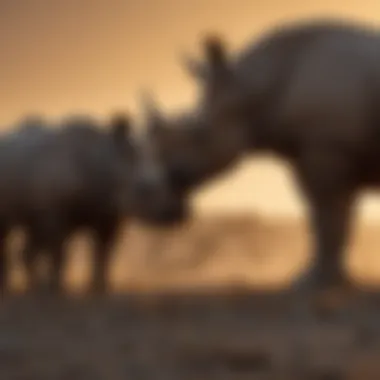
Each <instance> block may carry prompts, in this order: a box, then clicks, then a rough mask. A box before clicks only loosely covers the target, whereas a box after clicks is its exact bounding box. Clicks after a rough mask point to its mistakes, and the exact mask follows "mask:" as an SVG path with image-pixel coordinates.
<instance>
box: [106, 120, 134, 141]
mask: <svg viewBox="0 0 380 380" xmlns="http://www.w3.org/2000/svg"><path fill="white" fill-rule="evenodd" d="M111 129H112V132H111V133H112V135H113V137H114V139H115V140H116V141H123V140H127V139H129V138H130V135H131V132H132V123H131V118H130V116H129V115H127V114H124V113H117V114H115V115H113V116H112V118H111Z"/></svg>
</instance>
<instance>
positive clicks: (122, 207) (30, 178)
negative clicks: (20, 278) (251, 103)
mask: <svg viewBox="0 0 380 380" xmlns="http://www.w3.org/2000/svg"><path fill="white" fill-rule="evenodd" d="M51 124H52V123H50V124H49V125H48V123H47V122H44V121H43V120H41V119H38V118H35V117H34V118H28V119H27V120H25V121H24V122H23V123H21V125H20V126H19V128H16V129H15V130H14V131H12V132H11V133H9V134H7V135H5V136H3V137H2V139H0V242H1V247H0V288H1V290H4V289H5V285H6V284H5V283H6V258H5V247H4V244H5V237H6V236H7V234H8V232H9V230H10V228H12V227H14V226H16V225H19V226H21V227H23V228H24V229H25V232H26V236H27V240H26V245H25V249H24V253H23V254H24V260H25V263H26V266H27V272H28V278H29V282H30V285H31V286H33V285H34V284H35V268H34V264H35V260H36V257H37V253H38V252H40V251H41V250H42V249H43V250H46V252H47V253H49V258H50V259H51V260H52V262H51V264H52V271H51V276H50V287H51V289H52V290H54V291H58V290H60V285H61V274H62V268H63V260H64V256H65V254H64V252H65V244H66V242H67V241H68V238H69V237H70V235H71V234H72V233H74V232H75V231H76V230H78V229H79V228H83V227H85V228H87V229H90V231H91V232H92V233H93V236H94V240H95V241H94V243H95V247H94V255H95V273H94V283H93V285H94V290H95V291H104V290H105V286H106V272H107V266H108V263H109V259H110V251H111V249H112V245H113V243H114V241H115V238H116V234H117V232H118V228H119V226H120V225H121V222H122V221H123V219H124V218H125V217H128V216H129V217H131V216H135V217H139V218H141V219H142V220H143V221H145V222H147V223H155V224H171V223H175V222H180V221H182V220H183V219H184V218H185V215H186V209H185V207H184V206H185V205H184V203H182V202H181V200H180V198H179V197H175V196H174V194H171V193H170V191H169V188H168V187H167V186H166V178H165V176H164V174H165V173H164V171H163V170H162V168H161V167H160V164H159V162H158V161H157V159H156V157H155V156H154V149H153V147H152V146H151V145H150V144H149V141H147V140H146V139H142V138H137V137H135V136H134V135H133V134H132V133H131V132H132V131H131V126H130V121H129V118H128V117H127V116H126V115H121V114H120V115H115V117H113V118H112V119H111V120H110V122H108V123H104V124H108V125H101V124H102V123H100V122H97V121H95V120H94V119H92V118H90V117H83V116H78V117H77V116H75V117H70V118H67V119H65V120H63V121H61V122H60V123H57V124H58V125H54V126H53V125H51ZM101 127H103V128H101Z"/></svg>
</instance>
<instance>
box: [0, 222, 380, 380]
mask: <svg viewBox="0 0 380 380" xmlns="http://www.w3.org/2000/svg"><path fill="white" fill-rule="evenodd" d="M305 232H306V230H305V228H301V227H300V226H298V225H294V224H290V223H279V222H278V223H277V222H276V223H269V222H261V221H258V220H256V219H250V218H248V217H247V218H243V217H241V218H235V219H233V218H224V219H223V218H216V219H212V220H211V219H210V220H201V221H198V222H197V223H195V224H194V225H193V226H192V227H189V228H187V229H185V230H183V231H178V232H176V233H171V234H170V235H169V236H165V237H163V235H162V234H161V235H160V236H155V237H152V236H150V237H149V239H148V238H147V237H146V235H142V232H141V231H140V230H138V229H134V230H133V231H131V232H130V233H129V234H126V236H125V241H123V239H122V241H121V243H120V246H119V247H118V250H117V253H116V255H115V265H114V267H113V268H112V270H111V273H110V294H109V295H108V296H103V297H90V296H86V295H85V294H81V293H82V291H83V290H84V289H85V288H84V286H85V283H86V281H87V279H88V268H87V267H88V265H87V253H88V252H87V249H86V247H85V246H84V245H81V244H83V242H82V241H78V242H75V244H78V245H76V246H75V247H73V249H72V253H73V255H72V257H71V260H70V262H69V264H68V276H67V283H68V287H67V289H68V293H67V297H65V298H62V299H57V298H52V297H48V296H42V295H40V296H36V295H34V296H32V295H30V294H27V293H26V294H23V293H22V292H21V293H20V294H15V295H14V296H13V297H10V298H8V299H6V300H3V301H2V303H1V304H0V379H1V380H8V379H9V380H13V379H14V380H16V379H18V380H21V379H22V380H44V379H49V380H51V379H52V380H55V379H59V380H60V379H62V380H63V379H67V380H69V379H70V380H71V379H73V380H75V379H78V380H79V379H80V380H87V379H88V380H93V379H95V380H96V379H107V380H116V379H147V380H150V379H158V380H160V379H165V380H166V379H175V380H177V379H197V380H198V379H205V380H208V379H238V380H239V379H298V378H299V379H366V380H371V379H379V378H380V360H379V358H380V323H378V320H379V316H380V297H378V296H375V295H371V296H369V295H365V294H364V293H362V294H356V295H355V294H354V295H352V296H351V297H350V298H348V299H346V300H345V299H343V298H341V299H339V301H342V305H343V306H342V308H341V310H340V311H339V312H337V313H336V314H335V315H334V316H330V317H327V318H322V316H321V315H319V317H320V318H319V319H318V320H314V319H312V318H305V319H304V320H299V319H297V318H296V316H295V313H294V311H295V309H296V306H299V303H297V301H295V299H294V297H293V296H292V295H291V294H290V293H289V294H287V292H285V291H283V290H278V291H272V292H264V291H263V290H261V291H260V294H259V293H258V291H257V290H256V291H255V292H254V291H253V289H257V288H258V287H259V286H260V288H261V289H264V288H267V290H268V288H272V290H273V288H274V287H278V288H281V287H283V285H285V284H286V283H287V282H289V280H290V279H291V278H292V276H293V277H294V273H295V272H296V271H300V270H302V266H303V265H304V263H305V259H303V251H305V250H306V248H307V235H306V233H305ZM377 235H378V234H377V233H376V232H375V230H372V229H370V228H365V229H360V231H358V234H357V235H356V238H355V241H354V242H353V244H352V250H351V251H352V254H351V255H350V259H349V263H348V268H349V270H350V272H351V273H352V277H353V278H354V279H355V280H357V282H358V283H368V284H369V283H375V282H376V281H377V280H378V277H379V276H378V274H377V271H379V270H380V265H379V269H376V257H375V255H374V254H373V255H372V250H373V251H374V252H375V251H376V246H380V241H379V242H378V243H379V244H377V240H380V238H378V237H377ZM127 236H129V239H127ZM143 247H145V248H143ZM160 247H161V248H160ZM148 248H150V250H147V249H148ZM169 248H170V249H169ZM12 259H14V260H13V261H12V262H13V263H14V266H15V270H14V272H13V276H12V283H13V286H14V289H15V290H16V291H17V290H19V289H21V288H22V286H23V282H22V270H21V269H20V268H18V266H17V260H16V259H17V257H16V256H15V255H14V257H12Z"/></svg>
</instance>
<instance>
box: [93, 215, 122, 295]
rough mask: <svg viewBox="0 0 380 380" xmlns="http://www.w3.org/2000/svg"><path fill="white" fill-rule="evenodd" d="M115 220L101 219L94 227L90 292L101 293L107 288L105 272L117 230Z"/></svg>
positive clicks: (107, 268) (107, 269)
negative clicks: (92, 269) (92, 270)
mask: <svg viewBox="0 0 380 380" xmlns="http://www.w3.org/2000/svg"><path fill="white" fill-rule="evenodd" d="M118 226H119V222H118V221H116V220H109V221H103V222H102V223H100V224H99V225H97V226H96V227H95V229H94V273H93V280H92V287H91V288H92V289H91V290H92V292H94V293H97V294H101V293H104V292H105V291H106V290H107V274H108V271H109V266H110V259H111V253H112V250H113V248H114V245H115V242H116V237H117V234H118V231H119V228H118Z"/></svg>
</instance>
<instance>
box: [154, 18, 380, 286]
mask: <svg viewBox="0 0 380 380" xmlns="http://www.w3.org/2000/svg"><path fill="white" fill-rule="evenodd" d="M227 50H228V49H227V48H226V46H225V43H224V42H223V41H222V39H221V38H220V37H218V36H215V35H213V36H211V35H209V36H207V37H206V38H205V39H204V42H203V51H204V55H205V60H204V61H203V62H200V61H197V60H194V59H192V58H187V60H186V68H187V70H188V72H189V73H190V74H191V76H192V77H193V78H195V79H196V81H197V84H198V88H199V98H198V100H197V103H196V106H195V107H194V109H192V110H190V111H189V113H188V114H189V115H191V117H187V118H186V117H185V118H183V117H182V121H180V120H181V118H172V119H170V118H167V119H166V120H164V119H163V117H162V116H161V118H160V117H159V116H158V115H157V113H156V114H155V115H154V118H151V119H150V121H149V122H148V125H150V126H151V127H152V126H154V128H151V130H152V131H154V133H155V136H156V138H157V141H158V144H161V146H162V152H163V156H164V157H166V158H165V159H166V162H167V165H168V167H170V168H171V169H170V173H171V175H170V178H171V179H172V181H173V183H174V184H175V185H176V186H177V187H178V186H179V187H182V188H183V189H184V191H191V189H193V188H195V187H198V186H199V185H200V184H202V183H204V181H205V180H207V179H212V178H214V177H215V176H216V175H218V174H220V173H223V172H224V171H225V170H227V168H229V167H231V164H232V165H235V163H236V162H238V161H239V160H240V159H241V158H242V157H243V156H246V155H250V154H255V155H257V154H260V153H264V152H265V153H272V154H275V155H277V156H279V157H280V158H282V159H284V160H285V161H287V162H288V164H289V166H290V167H291V168H292V169H293V173H294V178H295V181H296V184H297V187H298V189H299V191H300V194H301V195H302V197H303V199H304V200H305V202H306V204H307V206H308V211H309V220H310V224H311V229H312V231H313V236H314V243H313V251H314V258H315V261H314V264H313V266H312V268H311V270H310V271H309V272H308V273H307V274H305V276H303V277H302V279H301V280H300V282H299V283H297V284H298V285H299V286H300V287H298V288H299V289H309V290H310V289H314V290H316V289H320V288H321V287H330V286H333V285H342V284H343V283H346V282H347V277H346V275H345V273H344V271H343V265H342V264H343V254H344V251H345V247H346V244H347V243H348V239H349V237H350V232H351V228H350V227H351V222H352V219H353V216H354V212H355V205H356V201H357V199H358V196H359V194H360V192H361V191H363V190H365V189H368V188H370V187H372V188H376V187H378V186H379V185H380V107H379V105H380V31H379V30H377V29H372V28H369V27H365V26H361V25H357V24H352V23H347V22H341V21H336V20H327V21H326V20H319V21H314V22H306V23H300V24H290V25H285V26H284V25H283V26H280V27H278V28H276V29H275V30H272V31H271V32H269V33H267V34H265V35H263V36H261V37H260V38H258V39H257V40H255V41H254V42H252V43H251V44H248V45H247V46H245V47H244V48H243V49H241V50H240V51H239V52H237V53H236V54H235V55H234V56H232V55H231V56H229V54H228V51H227ZM184 120H185V121H184ZM181 123H182V126H181V125H178V124H181ZM168 124H174V125H170V128H169V126H168ZM175 135H182V140H181V139H178V138H177V144H174V143H170V137H173V136H175ZM183 136H186V138H185V139H184V138H183ZM180 140H181V141H186V146H182V147H181V146H180V145H179V144H178V141H180ZM189 141H193V143H190V142H189ZM195 141H197V142H196V143H195ZM252 191H254V186H253V190H252ZM301 284H302V286H301Z"/></svg>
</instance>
